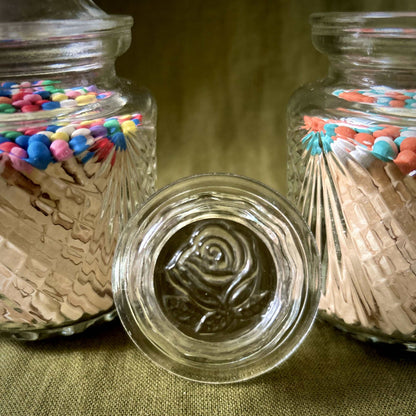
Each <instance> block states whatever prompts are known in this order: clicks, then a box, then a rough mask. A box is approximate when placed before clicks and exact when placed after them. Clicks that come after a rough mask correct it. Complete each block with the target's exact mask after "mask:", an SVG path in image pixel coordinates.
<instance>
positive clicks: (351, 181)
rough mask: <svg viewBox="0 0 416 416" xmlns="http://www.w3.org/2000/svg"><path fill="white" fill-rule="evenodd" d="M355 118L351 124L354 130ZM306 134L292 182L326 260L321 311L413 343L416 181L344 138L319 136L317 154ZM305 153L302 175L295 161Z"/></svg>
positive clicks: (360, 330)
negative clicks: (308, 146) (325, 139)
mask: <svg viewBox="0 0 416 416" xmlns="http://www.w3.org/2000/svg"><path fill="white" fill-rule="evenodd" d="M352 121H353V120H351V119H349V120H348V123H349V126H350V128H356V127H357V124H355V125H354V124H353V123H352ZM360 122H361V124H362V120H361V121H360ZM339 123H343V125H344V126H346V125H347V121H346V120H339ZM360 127H362V125H360ZM300 134H301V131H299V132H298V134H297V136H293V138H294V137H296V140H293V141H292V142H291V144H292V146H291V149H290V159H289V171H290V172H291V176H290V179H291V180H290V182H289V183H290V187H289V188H290V195H291V198H292V199H294V200H296V201H297V205H298V208H299V209H300V211H301V212H302V214H303V216H304V217H305V219H306V220H307V222H308V224H309V225H310V227H311V228H312V231H313V232H314V234H315V237H316V241H317V244H318V247H319V249H320V251H321V254H322V258H323V261H324V268H323V270H324V272H325V279H326V285H325V290H324V292H323V295H322V298H321V302H320V310H321V312H322V313H323V314H324V315H325V316H326V318H327V319H329V320H332V321H333V322H335V323H336V324H337V325H340V326H342V327H344V328H347V329H348V330H349V331H351V332H354V333H356V334H357V335H359V336H360V335H361V336H364V335H365V334H368V335H367V336H371V337H374V338H377V339H383V340H389V337H393V338H394V339H397V340H403V341H404V340H406V342H411V340H413V339H414V338H415V335H414V334H415V331H416V234H415V230H416V205H415V201H416V184H415V179H414V178H413V177H411V176H409V175H403V173H402V172H401V171H400V170H399V168H398V167H397V165H396V164H395V163H392V162H391V161H382V160H380V159H378V158H376V157H374V156H373V155H372V154H371V153H370V152H368V151H366V150H364V149H361V148H360V149H359V150H358V151H357V148H356V145H355V144H352V142H351V141H348V140H345V139H342V138H340V137H338V138H336V139H335V140H334V141H333V142H332V143H331V144H330V146H328V147H327V148H324V146H323V144H322V141H321V140H320V141H319V143H317V146H320V147H321V152H315V154H312V153H313V152H311V151H310V150H306V149H305V141H303V142H302V137H303V138H305V137H306V136H307V135H305V132H303V133H302V134H303V136H300ZM299 159H300V160H302V165H303V166H304V171H303V172H301V175H302V178H301V177H300V175H299V170H298V169H297V167H295V165H296V160H299ZM296 166H298V165H296Z"/></svg>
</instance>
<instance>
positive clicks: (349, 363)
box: [0, 0, 416, 416]
mask: <svg viewBox="0 0 416 416" xmlns="http://www.w3.org/2000/svg"><path fill="white" fill-rule="evenodd" d="M97 4H98V5H100V6H101V7H102V8H104V9H105V10H106V11H108V12H110V13H124V14H132V15H133V16H134V18H135V22H136V23H135V26H134V30H133V41H132V46H131V48H130V50H129V51H128V52H127V53H126V54H125V55H124V56H123V57H121V58H120V59H119V61H118V72H119V74H120V75H122V76H124V77H126V78H130V79H132V80H134V81H135V82H136V84H139V85H145V86H147V87H148V88H149V89H150V90H151V91H152V92H153V94H154V96H155V98H156V100H157V102H158V108H159V118H158V175H159V186H162V185H165V184H167V183H169V182H171V181H172V180H174V179H177V178H179V177H182V176H186V175H190V174H194V173H201V172H209V171H227V172H234V173H239V174H243V175H246V176H251V177H253V178H255V179H257V180H260V181H263V182H265V183H266V184H268V185H270V186H272V187H274V188H275V189H277V190H279V191H284V189H285V176H286V175H285V163H286V162H285V160H286V147H285V129H286V127H285V117H286V114H285V113H286V106H287V102H288V100H289V97H290V95H291V93H292V92H293V91H294V89H295V88H296V87H298V86H300V85H301V84H303V83H305V82H308V81H312V80H315V79H317V78H319V77H323V76H324V75H325V73H326V68H327V63H326V58H325V57H323V56H321V55H319V53H318V52H316V51H315V50H314V49H313V47H312V44H311V40H310V28H309V24H308V15H309V14H310V13H311V12H318V11H331V10H332V11H333V10H383V9H385V10H388V9H395V10H399V9H403V10H411V9H412V8H413V9H415V10H416V5H415V4H414V1H412V0H409V1H388V0H380V1H377V0H374V1H370V0H368V1H351V2H345V1H341V0H339V1H329V0H328V1H324V0H298V1H284V0H276V1H269V0H259V1H248V0H241V1H240V0H227V1H220V0H217V1H211V0H208V1H202V0H176V1H163V0H153V1H151V0H140V1H135V0H125V1H124V2H114V1H110V0H99V1H98V0H97ZM414 414H416V354H412V353H406V352H400V351H398V350H397V349H395V348H391V347H386V346H380V345H372V344H366V343H361V342H358V341H355V340H353V339H351V338H350V337H348V336H346V335H344V334H343V333H341V332H339V331H337V330H335V329H333V328H332V327H330V326H329V325H327V324H325V323H321V322H317V323H316V324H315V325H314V327H313V329H312V332H311V334H310V335H309V336H308V337H307V339H306V340H305V342H304V343H303V344H302V345H301V346H300V347H299V349H298V350H297V351H296V352H295V353H294V355H292V356H291V357H290V358H289V360H288V361H286V362H285V363H283V364H282V365H281V366H280V367H279V368H277V369H276V370H274V371H272V372H270V373H268V374H266V375H264V376H261V377H258V378H256V379H254V380H251V381H248V382H244V383H239V384H231V385H206V384H198V383H193V382H189V381H186V380H182V379H180V378H178V377H175V376H173V375H171V374H169V373H167V372H165V371H164V370H162V369H160V368H158V367H156V366H154V365H153V364H152V363H150V361H149V360H148V359H147V358H146V357H144V355H143V354H142V353H141V352H140V351H138V350H137V348H136V347H135V346H134V345H133V343H132V342H131V341H130V340H129V338H128V336H127V335H126V334H125V333H124V331H123V329H122V328H121V325H120V323H119V322H118V321H117V320H116V321H114V322H112V323H109V324H106V325H102V326H99V327H96V328H92V329H90V330H88V331H86V332H85V333H84V334H79V335H75V336H72V337H68V338H54V339H50V340H45V341H39V342H34V343H18V342H14V341H10V340H4V339H2V340H0V415H1V416H30V415H35V416H43V415H47V416H49V415H71V416H77V415H111V416H112V415H114V416H117V415H120V416H125V415H143V416H167V415H173V416H181V415H185V416H205V415H207V416H216V415H218V416H258V415H261V416H269V415H270V416H271V415H273V416H277V415H299V416H301V415H313V416H314V415H336V416H337V415H354V416H366V415H403V416H406V415H412V416H413V415H414Z"/></svg>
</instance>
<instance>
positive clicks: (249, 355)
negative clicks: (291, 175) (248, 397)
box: [112, 174, 321, 383]
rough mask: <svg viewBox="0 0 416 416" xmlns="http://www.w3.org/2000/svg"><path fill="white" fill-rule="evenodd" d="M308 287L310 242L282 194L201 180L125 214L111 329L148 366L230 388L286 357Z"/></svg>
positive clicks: (229, 178)
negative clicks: (118, 328) (115, 325)
mask: <svg viewBox="0 0 416 416" xmlns="http://www.w3.org/2000/svg"><path fill="white" fill-rule="evenodd" d="M320 280H321V278H320V270H319V258H318V253H317V249H316V245H315V242H314V238H313V236H312V234H311V232H310V231H309V229H308V227H307V225H306V223H305V222H304V221H303V219H302V218H301V216H300V215H299V214H298V213H297V211H296V210H295V209H294V208H293V207H292V206H291V205H290V204H289V203H288V202H287V201H286V200H285V199H284V198H283V197H282V196H280V195H279V194H277V193H276V192H274V191H272V190H271V189H269V188H267V187H266V186H264V185H262V184H260V183H258V182H255V181H253V180H250V179H247V178H243V177H240V176H234V175H225V174H210V175H201V176H194V177H190V178H185V179H182V180H180V181H178V182H175V183H174V184H172V185H169V186H168V187H166V188H164V189H162V190H160V191H159V192H157V193H156V194H155V195H154V196H153V197H152V198H150V200H149V201H148V202H147V203H145V204H144V205H143V206H142V207H141V209H140V210H139V211H138V212H137V213H136V214H135V215H134V216H133V217H132V218H131V220H130V221H129V222H128V224H127V226H126V228H125V229H124V231H123V233H122V235H121V237H120V240H119V243H118V247H117V251H116V256H115V262H114V267H113V281H112V283H113V292H114V299H115V304H116V307H117V311H118V314H119V316H120V319H121V322H122V323H123V325H124V327H125V329H126V331H127V333H128V334H129V336H130V337H131V338H132V340H133V341H134V342H135V344H136V345H137V346H138V347H139V348H140V349H141V350H142V351H143V352H144V353H145V354H146V355H147V356H148V357H150V359H151V360H152V361H154V362H155V363H156V364H158V365H160V366H162V367H163V368H165V369H166V370H168V371H170V372H172V373H174V374H177V375H179V376H182V377H185V378H187V379H191V380H195V381H202V382H210V383H230V382H237V381H242V380H246V379H249V378H252V377H255V376H257V375H260V374H262V373H264V372H266V371H269V370H271V369H273V368H274V367H276V366H277V365H278V364H279V363H281V362H282V361H284V360H285V359H286V358H287V357H289V356H290V355H291V354H292V353H293V352H294V351H295V349H296V348H297V347H298V346H299V344H300V343H301V342H302V340H303V339H304V338H305V336H306V334H307V333H308V331H309V329H310V328H311V326H312V323H313V321H314V318H315V315H316V312H317V307H318V301H319V296H320V287H321V282H320Z"/></svg>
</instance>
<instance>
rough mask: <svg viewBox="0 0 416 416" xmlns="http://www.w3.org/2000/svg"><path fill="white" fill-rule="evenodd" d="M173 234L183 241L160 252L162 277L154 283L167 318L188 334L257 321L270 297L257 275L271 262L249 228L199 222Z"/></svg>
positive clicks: (232, 328)
mask: <svg viewBox="0 0 416 416" xmlns="http://www.w3.org/2000/svg"><path fill="white" fill-rule="evenodd" d="M179 234H180V235H179ZM176 237H177V238H176V239H175V242H176V243H177V242H178V238H180V239H181V240H182V239H184V242H183V243H182V244H179V249H177V250H176V251H175V252H173V253H169V255H165V256H164V259H165V263H164V267H163V275H164V279H163V283H162V281H161V279H159V283H158V285H157V286H158V288H157V290H158V291H159V292H160V293H159V294H160V298H161V299H162V305H163V306H162V307H163V308H164V312H165V313H166V315H167V316H168V317H169V319H170V320H171V321H173V322H174V323H175V324H177V325H178V326H179V327H181V329H182V330H184V331H185V332H187V333H189V334H190V335H195V334H198V335H204V334H205V335H208V334H219V333H221V332H222V331H227V333H228V334H229V333H230V332H233V331H241V330H244V329H246V328H247V326H249V327H252V326H253V325H255V323H256V322H258V321H260V320H261V315H262V313H263V312H264V310H265V308H266V306H267V304H268V301H269V298H270V292H269V290H265V289H264V290H263V287H264V288H266V287H267V283H266V282H265V281H264V280H265V278H264V277H263V275H264V274H269V273H270V271H271V270H270V267H273V266H272V261H271V259H270V258H269V257H267V254H269V253H268V252H267V250H266V248H265V246H264V243H262V242H261V241H260V240H259V238H258V237H257V236H256V235H255V234H254V233H253V232H252V231H251V230H249V229H248V228H247V227H245V226H243V225H241V224H238V223H236V222H234V221H224V220H221V221H220V220H205V221H201V222H198V223H197V224H196V225H192V226H188V227H185V229H184V230H182V231H181V232H180V233H178V235H177V236H176ZM173 245H174V244H172V246H173ZM167 246H169V243H168V244H167ZM176 247H178V245H177V244H176ZM265 253H267V254H265ZM269 256H270V254H269ZM162 257H163V256H162ZM264 263H266V265H265V264H264ZM267 268H269V270H267ZM160 273H162V270H161V269H160V268H159V274H160ZM269 288H270V287H268V289H269Z"/></svg>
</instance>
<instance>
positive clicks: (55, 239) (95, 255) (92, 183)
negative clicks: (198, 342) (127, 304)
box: [0, 126, 155, 338]
mask: <svg viewBox="0 0 416 416" xmlns="http://www.w3.org/2000/svg"><path fill="white" fill-rule="evenodd" d="M126 138H127V140H126V146H127V147H126V149H124V150H123V149H117V150H116V147H115V146H114V147H113V148H112V150H111V151H110V152H109V153H108V154H107V155H105V157H103V154H102V153H100V151H99V150H97V151H96V152H95V154H94V156H93V157H92V158H91V159H90V160H89V161H88V162H87V163H83V162H82V161H81V160H80V159H81V157H82V155H80V157H79V158H76V157H72V158H71V159H69V160H67V161H62V162H58V163H54V164H51V165H49V166H48V168H47V169H46V170H44V171H41V170H38V169H32V170H30V171H29V172H25V171H17V170H15V169H14V168H13V167H12V166H11V164H10V161H9V160H8V158H6V157H2V156H1V155H0V157H1V177H0V275H1V276H2V277H1V279H0V331H3V332H4V333H6V334H7V333H15V335H14V336H19V335H18V333H19V332H21V335H20V336H21V337H23V338H24V337H28V338H36V337H38V336H39V334H40V333H43V334H47V333H51V332H52V333H53V332H54V331H56V332H62V333H67V334H68V333H71V332H73V331H74V330H75V329H76V328H78V329H82V327H85V326H87V325H89V324H90V323H91V320H94V319H100V317H102V316H107V317H108V316H111V315H112V312H111V311H112V310H113V299H112V290H111V278H110V277H111V267H112V260H113V254H114V249H115V245H116V242H117V239H118V236H119V233H120V230H121V227H122V226H123V224H124V223H125V222H126V221H127V219H128V217H129V216H130V215H131V213H132V212H133V211H135V210H136V209H137V207H138V205H139V204H140V203H141V202H143V201H144V199H145V198H146V197H147V196H148V195H149V194H150V193H151V192H152V191H153V187H154V181H155V142H154V129H153V128H152V127H149V126H141V127H139V128H138V129H137V130H136V131H135V132H134V133H132V132H130V133H128V134H127V135H126ZM3 156H4V155H3ZM108 314H109V315H108ZM78 329H77V330H78Z"/></svg>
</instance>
